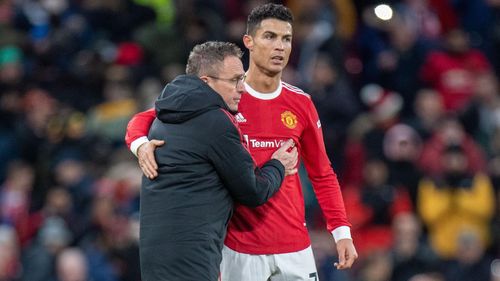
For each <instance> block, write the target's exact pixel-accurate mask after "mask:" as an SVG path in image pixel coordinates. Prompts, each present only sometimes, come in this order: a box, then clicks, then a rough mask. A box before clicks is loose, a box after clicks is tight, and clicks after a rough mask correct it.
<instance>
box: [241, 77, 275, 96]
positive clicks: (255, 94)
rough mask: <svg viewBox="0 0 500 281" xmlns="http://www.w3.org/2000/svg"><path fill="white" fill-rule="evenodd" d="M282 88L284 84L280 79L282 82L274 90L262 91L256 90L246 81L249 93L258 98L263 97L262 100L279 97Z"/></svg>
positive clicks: (246, 88)
mask: <svg viewBox="0 0 500 281" xmlns="http://www.w3.org/2000/svg"><path fill="white" fill-rule="evenodd" d="M281 88H282V86H281V81H280V83H279V84H278V88H277V89H276V90H275V91H274V92H271V93H261V92H257V91H256V90H254V89H253V88H252V87H250V85H248V84H247V83H246V82H245V90H246V91H247V93H248V94H250V95H251V96H253V97H255V98H258V99H261V100H272V99H274V98H277V97H278V96H279V95H280V94H281Z"/></svg>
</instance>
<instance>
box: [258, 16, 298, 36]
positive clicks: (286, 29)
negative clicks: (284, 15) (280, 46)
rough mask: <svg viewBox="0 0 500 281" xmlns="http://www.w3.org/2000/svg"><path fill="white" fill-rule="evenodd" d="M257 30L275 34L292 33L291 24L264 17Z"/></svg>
mask: <svg viewBox="0 0 500 281" xmlns="http://www.w3.org/2000/svg"><path fill="white" fill-rule="evenodd" d="M257 32H259V33H264V32H272V33H276V34H283V35H288V34H289V35H292V24H290V23H289V22H287V21H282V20H279V19H273V18H270V19H265V20H262V21H261V22H260V25H259V27H258V28H257Z"/></svg>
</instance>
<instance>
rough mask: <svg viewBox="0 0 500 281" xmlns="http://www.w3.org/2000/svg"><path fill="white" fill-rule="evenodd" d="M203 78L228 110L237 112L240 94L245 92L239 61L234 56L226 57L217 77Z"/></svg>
mask: <svg viewBox="0 0 500 281" xmlns="http://www.w3.org/2000/svg"><path fill="white" fill-rule="evenodd" d="M204 77H206V78H205V79H206V81H207V83H208V85H209V86H210V87H212V89H214V90H215V91H216V92H217V93H218V94H219V95H221V97H222V99H223V100H224V102H226V104H227V106H228V107H229V109H230V110H231V111H233V112H236V111H238V104H239V102H240V100H241V94H243V92H244V91H245V86H244V85H243V84H244V77H245V71H244V70H243V63H242V62H241V60H240V59H239V58H238V57H234V56H230V57H226V58H225V59H224V62H223V64H222V67H221V68H220V71H219V73H218V74H217V76H204Z"/></svg>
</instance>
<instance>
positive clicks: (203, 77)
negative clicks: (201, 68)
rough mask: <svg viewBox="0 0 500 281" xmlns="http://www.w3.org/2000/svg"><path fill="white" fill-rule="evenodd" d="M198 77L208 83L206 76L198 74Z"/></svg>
mask: <svg viewBox="0 0 500 281" xmlns="http://www.w3.org/2000/svg"><path fill="white" fill-rule="evenodd" d="M200 79H201V80H203V82H205V83H208V77H207V76H200Z"/></svg>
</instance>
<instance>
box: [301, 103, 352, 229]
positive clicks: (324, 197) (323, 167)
mask: <svg viewBox="0 0 500 281" xmlns="http://www.w3.org/2000/svg"><path fill="white" fill-rule="evenodd" d="M308 101H309V102H308V105H307V108H308V116H307V118H308V120H307V123H308V124H307V127H306V129H305V130H304V132H303V134H302V136H301V140H300V147H301V156H302V159H303V161H304V165H305V167H306V170H307V173H308V175H309V179H310V180H311V183H312V185H313V188H314V193H315V194H316V198H317V199H318V202H319V205H320V207H321V210H322V211H323V214H324V216H325V219H326V226H327V229H328V231H330V232H332V231H333V230H334V229H335V228H337V227H339V226H349V227H350V226H351V225H350V224H349V222H348V221H347V216H346V211H345V207H344V200H343V198H342V193H341V191H340V184H339V182H338V179H337V175H336V174H335V172H334V171H333V168H332V166H331V164H330V160H329V159H328V156H327V154H326V149H325V144H324V142H323V132H322V130H321V124H320V121H319V117H318V113H317V111H316V108H315V107H314V105H313V103H312V101H311V100H308Z"/></svg>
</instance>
